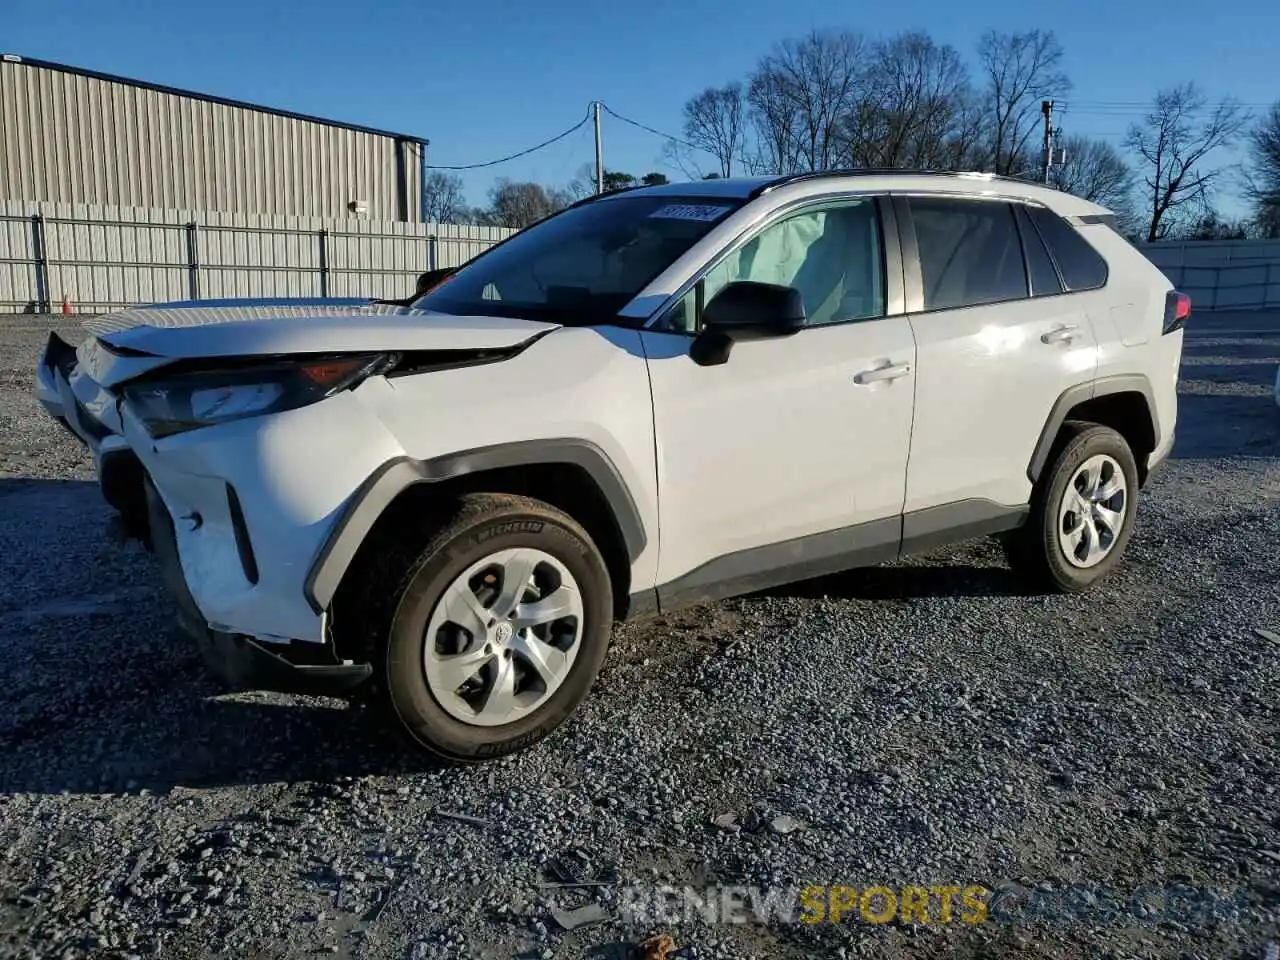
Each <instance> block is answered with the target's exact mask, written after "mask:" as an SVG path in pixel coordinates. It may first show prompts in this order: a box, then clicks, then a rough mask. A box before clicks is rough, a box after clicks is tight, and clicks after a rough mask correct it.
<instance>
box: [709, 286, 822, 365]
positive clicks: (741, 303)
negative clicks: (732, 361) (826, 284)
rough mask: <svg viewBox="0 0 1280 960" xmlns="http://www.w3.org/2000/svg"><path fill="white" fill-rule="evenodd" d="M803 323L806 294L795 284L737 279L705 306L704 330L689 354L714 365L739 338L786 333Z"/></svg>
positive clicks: (755, 337)
mask: <svg viewBox="0 0 1280 960" xmlns="http://www.w3.org/2000/svg"><path fill="white" fill-rule="evenodd" d="M804 324H805V312H804V298H803V297H801V296H800V291H799V290H797V289H795V287H785V286H782V285H780V284H776V283H760V282H759V281H756V280H735V281H734V282H733V283H729V284H726V285H725V286H724V287H723V288H722V289H721V290H720V292H719V293H717V294H716V295H715V296H714V297H712V298H711V300H710V302H709V303H708V304H707V305H706V306H705V307H704V308H703V310H702V330H701V332H700V333H699V334H698V336H697V337H695V338H694V341H693V347H692V348H691V349H690V351H689V355H690V357H692V358H693V361H694V362H695V363H697V364H699V365H700V366H704V367H709V366H715V365H718V364H721V363H724V362H725V361H726V360H728V359H729V352H730V351H731V350H732V349H733V345H734V343H736V342H737V341H739V340H761V339H764V338H766V337H786V336H790V335H791V334H793V333H795V332H796V331H798V330H800V329H801V328H803V327H804Z"/></svg>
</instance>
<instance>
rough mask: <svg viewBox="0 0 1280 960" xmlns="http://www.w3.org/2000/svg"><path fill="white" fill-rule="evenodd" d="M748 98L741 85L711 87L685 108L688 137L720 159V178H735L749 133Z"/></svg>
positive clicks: (690, 140)
mask: <svg viewBox="0 0 1280 960" xmlns="http://www.w3.org/2000/svg"><path fill="white" fill-rule="evenodd" d="M746 114H747V95H746V90H745V89H744V87H743V86H742V84H741V83H740V82H737V81H735V82H734V83H730V84H727V85H725V86H723V87H708V88H707V89H706V90H703V91H702V92H701V93H700V94H698V95H697V96H696V97H694V98H693V99H691V100H689V102H688V103H686V104H685V105H684V138H685V139H686V140H688V141H689V143H690V144H692V145H693V146H695V147H697V148H698V149H699V150H705V151H706V152H707V153H709V154H711V155H712V156H713V157H715V158H716V162H717V163H719V165H720V175H721V176H723V177H731V176H733V164H734V162H735V161H736V160H738V158H739V157H741V155H742V147H743V142H744V140H745V138H746V133H747V122H746V121H747V117H746Z"/></svg>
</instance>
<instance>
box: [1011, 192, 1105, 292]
mask: <svg viewBox="0 0 1280 960" xmlns="http://www.w3.org/2000/svg"><path fill="white" fill-rule="evenodd" d="M1027 214H1028V216H1029V217H1030V218H1031V221H1032V223H1034V224H1035V225H1036V229H1037V230H1039V231H1040V236H1041V237H1042V238H1043V239H1044V243H1045V246H1046V247H1048V248H1049V253H1050V254H1052V256H1053V259H1054V262H1056V263H1057V265H1058V272H1059V273H1060V274H1062V283H1063V285H1064V286H1065V287H1066V288H1067V290H1068V291H1069V292H1070V291H1077V290H1096V289H1098V288H1099V287H1102V286H1105V285H1106V283H1107V272H1108V270H1107V261H1106V260H1105V259H1103V256H1102V254H1100V253H1098V251H1097V250H1095V249H1094V248H1093V245H1092V244H1090V243H1089V241H1088V240H1086V239H1085V238H1084V237H1083V236H1081V235H1080V232H1079V231H1078V230H1076V228H1075V227H1073V226H1071V224H1069V223H1067V221H1066V220H1064V219H1062V217H1060V216H1058V215H1057V214H1056V213H1054V212H1053V211H1052V210H1047V209H1045V208H1044V207H1028V208H1027Z"/></svg>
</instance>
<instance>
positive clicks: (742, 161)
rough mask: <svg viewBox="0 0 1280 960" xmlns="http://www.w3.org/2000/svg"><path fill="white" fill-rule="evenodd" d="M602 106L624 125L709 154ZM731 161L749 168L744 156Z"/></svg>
mask: <svg viewBox="0 0 1280 960" xmlns="http://www.w3.org/2000/svg"><path fill="white" fill-rule="evenodd" d="M600 106H602V107H604V110H605V113H607V114H609V115H610V116H612V117H613V118H614V119H616V120H621V121H622V122H623V123H629V124H631V126H633V127H637V128H639V129H641V130H644V131H646V132H648V133H652V134H653V135H654V136H658V137H662V138H663V139H664V140H670V141H672V142H673V143H678V144H680V145H681V146H684V147H688V148H689V149H690V150H697V151H699V152H700V153H708V152H709V151H708V150H707V149H706V148H705V147H699V146H698V145H696V144H693V143H690V142H689V141H688V140H684V139H681V138H680V137H677V136H674V135H672V134H670V133H663V132H662V131H661V130H658V129H656V128H654V127H651V126H649V125H648V124H644V123H641V122H640V121H639V120H632V119H631V118H630V117H624V116H623V115H622V114H620V113H618V112H617V111H616V110H613V109H612V108H610V106H609V105H608V104H607V103H604V102H601V104H600ZM730 159H732V160H733V161H734V162H735V163H740V164H742V165H743V166H744V167H748V166H749V162H748V160H747V158H746V157H744V156H741V155H740V154H735V155H734V156H733V157H731V158H730Z"/></svg>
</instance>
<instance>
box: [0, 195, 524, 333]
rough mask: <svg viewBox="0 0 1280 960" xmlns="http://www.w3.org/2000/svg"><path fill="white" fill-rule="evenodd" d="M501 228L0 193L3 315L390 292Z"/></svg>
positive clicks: (499, 236) (479, 246) (464, 255)
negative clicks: (8, 197) (37, 199)
mask: <svg viewBox="0 0 1280 960" xmlns="http://www.w3.org/2000/svg"><path fill="white" fill-rule="evenodd" d="M514 232H515V231H513V230H506V229H502V228H498V227H482V226H466V225H454V224H448V225H445V224H414V223H402V222H395V221H391V222H381V223H379V222H370V221H364V220H350V219H348V220H340V219H323V218H319V217H301V216H271V215H264V214H243V213H227V212H218V211H205V212H194V211H187V210H143V209H138V208H130V207H104V206H97V205H89V204H78V203H77V204H71V203H30V202H22V201H5V200H0V312H15V311H37V310H42V309H53V310H58V309H60V307H61V305H62V303H63V299H64V298H65V299H66V301H67V303H68V305H69V306H70V307H71V308H72V309H73V310H76V311H99V312H100V311H104V310H110V309H115V308H118V307H122V306H128V305H131V304H138V303H156V302H163V301H169V300H189V299H211V298H226V297H315V296H328V297H385V298H400V297H404V296H407V295H408V294H410V293H411V292H412V291H413V285H414V279H415V278H416V277H417V275H418V274H419V273H422V272H423V271H424V270H429V269H434V268H436V267H443V266H457V265H459V264H461V263H463V262H465V261H466V260H469V259H470V258H471V257H474V256H475V255H476V254H478V253H480V252H482V251H483V250H486V249H488V248H489V247H491V246H493V244H495V243H498V242H499V241H501V240H503V239H504V238H506V237H508V236H510V235H511V234H512V233H514Z"/></svg>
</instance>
